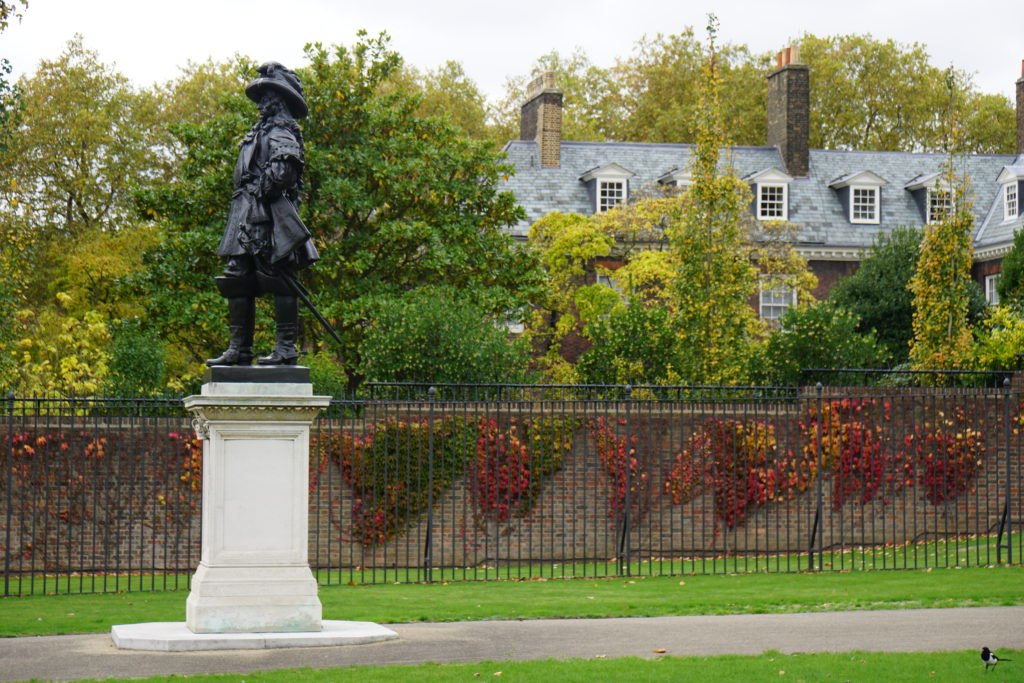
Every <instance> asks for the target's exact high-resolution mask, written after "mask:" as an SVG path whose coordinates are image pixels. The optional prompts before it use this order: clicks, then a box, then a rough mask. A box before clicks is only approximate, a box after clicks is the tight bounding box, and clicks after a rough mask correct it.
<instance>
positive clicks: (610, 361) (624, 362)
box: [577, 297, 679, 385]
mask: <svg viewBox="0 0 1024 683" xmlns="http://www.w3.org/2000/svg"><path fill="white" fill-rule="evenodd" d="M586 337H587V339H589V340H590V341H591V343H592V346H591V348H590V350H588V351H586V352H585V353H584V354H583V355H582V356H580V359H579V362H578V363H577V371H578V373H579V377H580V379H581V381H583V382H584V383H586V384H633V385H638V384H666V383H671V382H672V381H674V380H675V379H676V378H677V374H676V371H675V368H676V367H678V363H679V362H678V359H677V354H678V339H677V337H676V330H675V328H674V326H673V321H672V315H671V312H670V311H669V309H668V308H667V307H665V306H646V305H644V303H643V302H642V301H640V300H639V299H638V298H637V297H631V298H630V300H629V301H628V302H623V303H621V304H619V305H617V306H615V307H614V308H613V309H612V311H611V312H610V313H609V314H608V315H606V316H602V317H600V318H597V319H596V320H594V321H592V322H591V323H589V324H588V325H587V327H586Z"/></svg>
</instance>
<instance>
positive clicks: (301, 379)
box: [203, 365, 309, 384]
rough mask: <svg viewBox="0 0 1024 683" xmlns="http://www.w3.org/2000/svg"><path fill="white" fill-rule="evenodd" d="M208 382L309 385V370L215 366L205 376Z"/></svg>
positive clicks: (205, 380) (288, 366)
mask: <svg viewBox="0 0 1024 683" xmlns="http://www.w3.org/2000/svg"><path fill="white" fill-rule="evenodd" d="M208 382H254V383H259V384H308V383H309V368H307V367H305V366H303V365H262V366H257V365H214V366H212V367H209V368H207V369H206V372H205V373H204V375H203V383H204V384H206V383H208Z"/></svg>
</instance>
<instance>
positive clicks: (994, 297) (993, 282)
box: [985, 273, 1003, 306]
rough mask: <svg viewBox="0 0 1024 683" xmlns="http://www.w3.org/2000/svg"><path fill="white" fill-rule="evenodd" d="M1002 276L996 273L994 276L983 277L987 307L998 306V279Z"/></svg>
mask: <svg viewBox="0 0 1024 683" xmlns="http://www.w3.org/2000/svg"><path fill="white" fill-rule="evenodd" d="M1002 276H1003V274H1002V273H996V274H995V275H986V276H985V301H987V302H988V304H989V306H998V305H999V289H998V286H999V278H1001V277H1002Z"/></svg>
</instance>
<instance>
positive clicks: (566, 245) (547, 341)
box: [526, 211, 616, 383]
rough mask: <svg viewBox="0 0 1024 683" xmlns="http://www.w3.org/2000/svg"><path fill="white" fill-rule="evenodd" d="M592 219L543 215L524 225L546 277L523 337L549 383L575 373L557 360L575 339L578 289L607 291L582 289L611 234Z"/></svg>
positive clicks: (595, 291) (579, 327)
mask: <svg viewBox="0 0 1024 683" xmlns="http://www.w3.org/2000/svg"><path fill="white" fill-rule="evenodd" d="M602 225H604V224H599V223H597V222H596V221H595V220H594V219H593V218H591V217H588V216H581V215H579V214H575V213H571V214H563V213H559V212H557V211H554V212H552V213H549V214H548V215H546V216H544V217H543V218H541V219H540V220H538V221H537V222H536V223H534V224H533V225H531V226H530V239H529V244H530V246H531V248H532V249H533V250H534V252H535V253H536V254H537V258H538V261H539V262H540V264H541V267H542V268H543V269H544V272H545V274H546V287H545V291H544V294H543V296H541V297H538V299H537V304H538V305H537V307H536V308H535V309H534V311H533V312H532V315H531V316H530V318H529V320H528V321H527V328H526V334H527V338H528V339H529V340H530V343H531V345H532V347H533V349H534V351H535V352H537V353H538V354H539V355H540V357H539V358H538V365H539V366H540V369H541V370H542V371H543V372H544V373H545V375H546V378H547V379H548V380H549V381H554V382H556V383H571V382H574V381H576V379H577V377H576V374H575V369H574V368H573V367H572V365H571V364H570V363H569V362H568V361H567V360H566V359H565V358H564V357H563V356H562V350H563V349H562V347H563V344H564V343H565V341H566V339H567V338H569V337H570V336H571V335H581V334H582V332H583V321H582V320H581V317H580V313H579V309H578V307H577V297H578V295H579V293H580V290H581V289H583V288H587V289H588V290H589V291H590V292H591V296H590V298H591V299H594V297H600V296H601V295H610V297H611V298H612V299H615V298H616V296H615V294H614V292H605V291H604V290H605V289H607V288H604V287H600V288H595V287H594V286H593V285H589V286H588V285H587V272H588V268H590V266H591V264H592V263H593V261H594V259H596V258H599V257H602V256H607V255H608V254H610V253H611V250H612V248H613V247H614V246H615V236H614V235H610V234H608V233H607V232H605V231H603V230H602V229H601V228H602Z"/></svg>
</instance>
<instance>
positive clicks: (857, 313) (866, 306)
mask: <svg viewBox="0 0 1024 683" xmlns="http://www.w3.org/2000/svg"><path fill="white" fill-rule="evenodd" d="M920 249H921V232H920V230H918V229H916V228H911V227H903V228H897V229H895V230H893V231H892V232H891V233H889V234H888V235H879V237H878V238H876V239H875V242H874V244H872V246H871V249H870V251H868V253H867V254H866V256H865V258H864V259H863V260H862V261H861V262H860V266H859V267H858V268H857V271H856V272H855V273H854V274H853V275H850V276H849V277H846V278H843V279H842V280H840V281H839V282H838V283H836V285H835V287H833V288H832V290H831V291H830V292H829V296H828V300H829V302H830V303H832V304H834V305H835V306H836V307H838V308H842V309H845V310H847V311H850V313H852V314H853V316H854V318H855V319H857V320H858V323H857V330H858V331H859V332H860V333H861V334H869V333H871V332H872V331H874V332H875V334H876V335H877V336H878V341H879V342H880V343H881V344H883V345H884V346H885V348H886V349H888V351H889V354H890V355H891V357H892V359H893V362H894V363H897V364H900V363H904V362H906V360H907V358H908V354H909V353H910V339H911V337H912V336H913V330H912V327H911V324H912V320H913V308H912V303H911V302H912V301H913V299H914V296H913V294H911V293H910V290H909V289H908V288H907V285H908V284H909V283H910V278H911V277H912V276H913V274H914V269H915V267H916V266H917V258H918V255H919V253H920Z"/></svg>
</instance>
